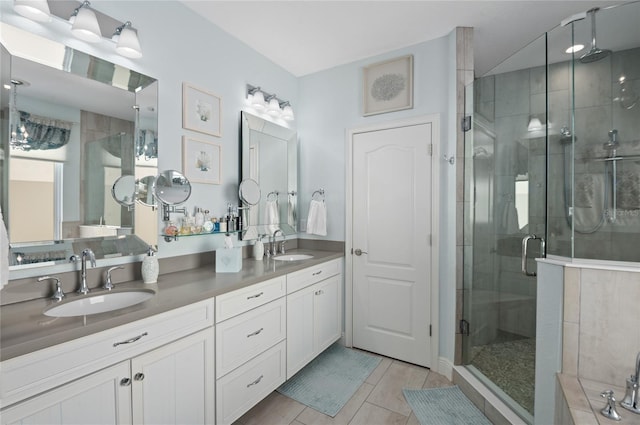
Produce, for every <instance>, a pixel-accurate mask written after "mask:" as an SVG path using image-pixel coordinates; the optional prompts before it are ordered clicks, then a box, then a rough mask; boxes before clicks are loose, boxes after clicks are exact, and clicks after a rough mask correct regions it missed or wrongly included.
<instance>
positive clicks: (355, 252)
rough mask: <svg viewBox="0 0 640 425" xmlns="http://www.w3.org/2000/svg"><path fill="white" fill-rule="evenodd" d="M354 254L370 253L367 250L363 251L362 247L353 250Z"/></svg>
mask: <svg viewBox="0 0 640 425" xmlns="http://www.w3.org/2000/svg"><path fill="white" fill-rule="evenodd" d="M353 253H354V254H356V255H357V256H360V255H362V254H368V252H367V251H363V250H361V249H360V248H358V249H356V250H355V251H353Z"/></svg>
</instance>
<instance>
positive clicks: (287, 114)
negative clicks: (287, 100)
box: [282, 105, 294, 121]
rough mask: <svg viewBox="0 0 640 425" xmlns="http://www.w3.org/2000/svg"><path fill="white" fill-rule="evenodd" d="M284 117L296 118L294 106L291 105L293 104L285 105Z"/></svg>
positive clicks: (288, 119) (289, 119)
mask: <svg viewBox="0 0 640 425" xmlns="http://www.w3.org/2000/svg"><path fill="white" fill-rule="evenodd" d="M282 118H284V119H285V120H287V121H293V120H294V116H293V108H292V107H291V105H287V106H285V107H284V109H283V110H282Z"/></svg>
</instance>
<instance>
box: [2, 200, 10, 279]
mask: <svg viewBox="0 0 640 425" xmlns="http://www.w3.org/2000/svg"><path fill="white" fill-rule="evenodd" d="M0 257H1V258H0V259H1V260H2V262H1V265H0V289H2V288H4V285H6V284H7V282H8V281H9V235H8V234H7V228H6V227H5V226H4V219H3V218H2V209H1V208H0Z"/></svg>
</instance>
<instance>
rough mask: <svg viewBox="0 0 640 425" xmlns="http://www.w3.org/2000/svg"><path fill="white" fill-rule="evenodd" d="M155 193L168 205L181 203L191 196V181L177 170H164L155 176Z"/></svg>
mask: <svg viewBox="0 0 640 425" xmlns="http://www.w3.org/2000/svg"><path fill="white" fill-rule="evenodd" d="M153 193H154V195H155V196H156V198H158V199H159V200H160V201H161V202H162V203H164V204H166V205H179V204H182V203H183V202H185V201H186V200H187V199H189V196H191V183H189V179H187V178H186V177H185V176H183V175H182V173H180V172H178V171H176V170H167V171H163V172H162V173H160V174H158V176H157V177H156V178H155V181H154V183H153Z"/></svg>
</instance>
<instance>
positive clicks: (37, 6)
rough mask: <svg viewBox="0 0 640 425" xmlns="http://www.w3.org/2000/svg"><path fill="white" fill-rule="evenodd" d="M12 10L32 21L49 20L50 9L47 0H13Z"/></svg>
mask: <svg viewBox="0 0 640 425" xmlns="http://www.w3.org/2000/svg"><path fill="white" fill-rule="evenodd" d="M13 10H15V11H16V13H19V14H20V15H22V16H24V17H25V18H29V19H31V20H34V21H38V22H47V21H50V20H51V11H50V10H49V3H47V0H15V2H14V4H13Z"/></svg>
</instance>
